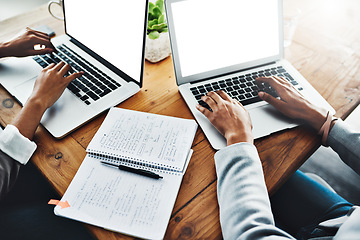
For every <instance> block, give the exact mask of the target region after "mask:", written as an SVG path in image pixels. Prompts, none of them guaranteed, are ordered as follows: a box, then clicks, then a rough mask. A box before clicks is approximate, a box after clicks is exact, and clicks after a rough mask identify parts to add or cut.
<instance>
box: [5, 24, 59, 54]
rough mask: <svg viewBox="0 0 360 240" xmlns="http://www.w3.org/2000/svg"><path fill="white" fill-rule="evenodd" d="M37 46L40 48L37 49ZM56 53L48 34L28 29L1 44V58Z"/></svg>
mask: <svg viewBox="0 0 360 240" xmlns="http://www.w3.org/2000/svg"><path fill="white" fill-rule="evenodd" d="M35 46H37V47H38V48H37V49H35ZM53 51H55V47H54V46H53V45H52V43H51V42H50V38H49V36H48V35H47V34H46V33H42V32H39V31H35V30H32V29H30V28H26V31H25V32H24V33H23V34H22V35H20V36H18V37H16V38H14V39H12V40H10V41H8V42H4V43H0V58H1V57H26V56H31V55H37V54H46V53H51V52H53Z"/></svg>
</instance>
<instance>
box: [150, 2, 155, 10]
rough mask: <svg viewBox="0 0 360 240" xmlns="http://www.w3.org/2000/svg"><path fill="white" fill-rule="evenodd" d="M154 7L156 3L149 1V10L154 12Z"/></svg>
mask: <svg viewBox="0 0 360 240" xmlns="http://www.w3.org/2000/svg"><path fill="white" fill-rule="evenodd" d="M154 7H155V5H154V4H153V3H152V2H149V12H152V10H153V9H154Z"/></svg>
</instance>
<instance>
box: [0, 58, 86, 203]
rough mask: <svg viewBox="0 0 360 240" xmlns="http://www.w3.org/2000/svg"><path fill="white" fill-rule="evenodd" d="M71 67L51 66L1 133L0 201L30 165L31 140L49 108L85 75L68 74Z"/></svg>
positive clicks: (40, 75)
mask: <svg viewBox="0 0 360 240" xmlns="http://www.w3.org/2000/svg"><path fill="white" fill-rule="evenodd" d="M69 70H70V66H69V65H67V64H65V63H64V62H61V63H59V64H57V65H55V64H50V65H49V66H48V67H47V68H45V69H43V71H42V72H41V73H40V74H39V76H38V77H37V79H36V81H35V85H34V89H33V91H32V93H31V95H30V97H29V99H28V100H27V101H26V103H25V104H24V107H23V108H22V109H21V111H20V113H19V114H18V115H17V117H16V118H15V119H14V121H13V122H12V124H11V125H8V126H6V128H5V130H4V131H3V132H2V133H0V150H1V151H0V199H1V198H2V197H3V196H5V195H6V193H7V192H8V191H9V189H10V188H11V187H12V185H13V184H14V183H15V180H16V178H17V175H18V172H19V169H20V166H21V164H26V163H27V162H28V160H29V159H30V157H31V155H32V154H33V152H34V151H35V149H36V144H35V143H34V142H32V141H31V139H32V138H33V136H34V133H35V131H36V129H37V127H38V125H39V123H40V120H41V117H42V115H43V114H44V112H45V111H46V109H47V108H49V107H50V106H52V105H53V104H54V103H55V101H56V100H57V99H58V98H59V97H60V96H61V94H62V93H63V91H64V90H65V88H66V86H67V85H68V84H69V83H70V82H71V81H72V80H74V79H75V78H78V77H80V76H81V75H82V74H83V73H82V72H81V73H74V74H71V75H70V76H67V77H64V75H65V74H66V73H67V72H68V71H69Z"/></svg>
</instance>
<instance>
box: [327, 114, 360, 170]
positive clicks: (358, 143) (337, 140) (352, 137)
mask: <svg viewBox="0 0 360 240" xmlns="http://www.w3.org/2000/svg"><path fill="white" fill-rule="evenodd" d="M327 143H328V144H329V146H330V147H331V148H332V149H333V150H334V151H335V152H336V153H337V154H338V155H339V156H340V158H341V159H342V160H343V161H344V163H346V164H347V165H348V166H349V167H351V168H352V169H353V170H354V171H355V172H357V173H358V174H359V175H360V133H359V132H355V131H353V130H352V129H351V128H350V127H349V126H348V125H347V124H346V123H345V122H343V121H341V120H337V121H336V122H335V125H334V126H333V127H332V129H331V130H330V133H329V136H328V138H327Z"/></svg>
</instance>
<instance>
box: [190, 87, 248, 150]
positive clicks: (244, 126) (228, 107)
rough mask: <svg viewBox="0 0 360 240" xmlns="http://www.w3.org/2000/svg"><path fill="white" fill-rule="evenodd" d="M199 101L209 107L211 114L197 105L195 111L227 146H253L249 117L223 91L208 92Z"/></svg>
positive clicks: (239, 105)
mask: <svg viewBox="0 0 360 240" xmlns="http://www.w3.org/2000/svg"><path fill="white" fill-rule="evenodd" d="M201 100H203V101H204V102H206V103H207V104H208V105H209V106H210V108H211V110H212V112H211V111H209V110H208V109H206V108H204V107H202V106H200V105H199V104H198V105H196V108H197V110H199V111H200V112H201V113H202V114H204V115H205V116H206V117H207V118H208V119H209V121H210V122H211V123H212V124H213V125H214V127H215V128H216V129H217V130H218V131H219V132H220V133H221V134H222V135H223V136H224V137H225V138H226V141H227V145H228V146H230V145H231V144H234V143H239V142H248V143H251V144H253V142H254V137H253V134H252V123H251V119H250V115H249V113H248V112H247V111H246V110H245V108H244V107H243V106H242V105H241V104H240V103H239V102H238V101H236V100H235V99H232V98H231V97H230V96H229V95H227V94H226V93H225V92H224V91H217V92H209V93H207V95H206V96H202V97H201Z"/></svg>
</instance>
